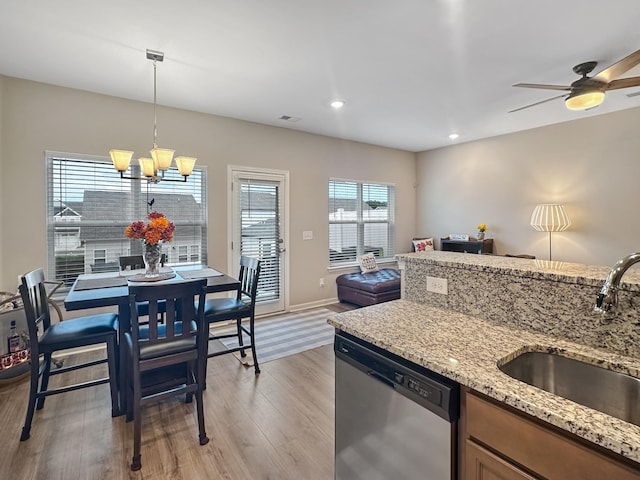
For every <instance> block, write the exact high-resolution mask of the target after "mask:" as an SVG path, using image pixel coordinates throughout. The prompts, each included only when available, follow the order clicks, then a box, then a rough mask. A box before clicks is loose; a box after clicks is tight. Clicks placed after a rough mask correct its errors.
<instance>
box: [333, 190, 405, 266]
mask: <svg viewBox="0 0 640 480" xmlns="http://www.w3.org/2000/svg"><path fill="white" fill-rule="evenodd" d="M340 186H342V187H343V188H348V187H349V186H355V188H356V198H352V201H353V202H354V208H355V218H353V219H342V220H336V219H332V218H331V216H332V214H333V213H334V212H336V211H337V208H336V204H337V203H338V202H336V199H337V198H338V197H337V196H335V191H336V189H337V188H340ZM332 189H333V196H332ZM375 189H386V191H387V192H386V194H387V204H386V210H385V211H386V212H387V215H386V218H371V217H370V216H369V218H366V217H367V216H366V215H365V214H364V212H365V209H366V208H367V207H365V205H369V204H368V203H367V202H371V200H367V199H366V198H365V190H375ZM369 193H371V192H369ZM327 194H328V210H329V212H328V213H329V215H328V222H329V225H328V230H329V251H328V257H329V268H330V269H331V268H343V267H352V266H355V265H358V258H359V257H360V256H361V255H363V254H364V253H369V252H371V253H374V255H375V256H376V260H377V261H378V262H385V261H393V260H394V259H395V254H396V241H395V239H396V226H395V216H396V213H395V210H396V200H395V197H396V185H395V184H393V183H387V182H374V181H365V180H353V179H344V178H329V181H328V192H327ZM376 208H378V207H376ZM373 210H375V208H374V209H373ZM352 213H353V211H352ZM376 224H384V225H386V226H387V227H386V238H385V239H381V240H380V241H383V242H384V243H385V247H386V248H384V253H383V254H382V255H380V253H379V250H378V249H373V250H372V249H371V248H367V236H368V237H369V239H372V238H373V239H374V240H375V239H376V237H375V235H372V234H371V233H369V234H367V231H366V230H367V226H372V225H376ZM332 225H347V226H348V225H354V226H355V235H354V237H355V238H356V240H355V242H356V245H355V247H356V251H355V253H354V254H351V252H349V253H347V255H348V258H347V259H343V260H336V259H335V256H336V254H332V228H331V226H332ZM372 243H373V242H372ZM340 247H341V248H344V247H345V246H344V245H341V246H340ZM338 253H342V250H340V251H339V252H338Z"/></svg>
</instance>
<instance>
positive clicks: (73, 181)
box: [46, 152, 207, 288]
mask: <svg viewBox="0 0 640 480" xmlns="http://www.w3.org/2000/svg"><path fill="white" fill-rule="evenodd" d="M46 164H47V214H46V218H47V267H48V278H49V279H50V280H54V281H60V282H63V284H64V285H65V286H66V287H67V288H68V287H70V286H71V285H72V284H73V282H74V281H75V279H76V278H77V277H78V275H80V274H82V273H91V272H105V271H117V270H118V265H119V262H118V259H119V257H120V256H121V255H142V242H141V240H135V239H129V238H127V237H126V236H125V234H124V229H125V228H126V227H127V225H129V224H130V223H131V222H133V221H144V222H145V223H147V222H148V219H147V218H146V215H147V213H148V212H149V211H158V212H160V213H163V214H165V216H166V217H167V218H168V219H169V220H170V221H172V222H173V223H174V224H175V226H176V230H175V233H174V240H173V242H170V243H166V244H164V245H163V246H162V253H165V254H166V255H167V264H169V265H175V264H179V263H206V262H207V198H206V194H207V192H206V169H203V168H196V169H194V171H193V174H192V175H190V176H189V178H188V180H187V182H184V183H183V182H166V181H165V182H162V181H161V182H159V183H157V184H154V183H148V182H147V181H145V180H126V179H121V178H120V175H119V174H118V172H116V171H115V170H114V168H113V166H112V163H111V162H110V161H107V160H106V159H103V158H97V157H91V156H82V155H71V154H59V153H50V152H47V156H46ZM131 173H132V174H133V176H138V175H139V173H140V172H139V166H137V165H133V164H132V170H131ZM170 174H173V172H168V175H170ZM175 178H178V177H175Z"/></svg>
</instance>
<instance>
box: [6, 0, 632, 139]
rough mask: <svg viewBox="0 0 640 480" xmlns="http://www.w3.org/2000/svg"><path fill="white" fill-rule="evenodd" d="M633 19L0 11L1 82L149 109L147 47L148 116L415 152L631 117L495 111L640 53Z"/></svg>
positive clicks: (478, 13) (87, 6)
mask: <svg viewBox="0 0 640 480" xmlns="http://www.w3.org/2000/svg"><path fill="white" fill-rule="evenodd" d="M638 20H640V2H638V0H609V1H608V2H602V1H600V0H598V1H595V0H561V1H558V0H536V1H515V0H482V1H478V0H399V1H391V0H321V1H318V0H316V1H312V0H181V1H179V2H178V1H175V0H171V1H170V0H135V1H131V0H110V1H107V2H94V1H87V0H58V1H55V2H54V1H51V0H28V1H27V0H2V1H1V2H0V45H2V46H1V47H0V74H3V75H7V76H11V77H18V78H25V79H30V80H35V81H39V82H45V83H50V84H54V85H61V86H65V87H71V88H77V89H82V90H87V91H91V92H98V93H102V94H106V95H113V96H117V97H123V98H128V99H133V100H140V101H144V102H153V64H152V62H151V61H150V60H147V59H146V54H145V51H146V49H147V48H149V49H154V50H159V51H162V52H164V54H165V58H164V62H162V63H158V73H157V76H158V82H157V85H158V87H157V88H158V103H159V104H162V105H167V106H172V107H179V108H184V109H188V110H194V111H198V112H205V113H211V114H215V115H222V116H227V117H232V118H237V119H242V120H248V121H252V122H257V123H261V124H267V125H274V126H278V127H283V128H290V129H293V130H300V131H305V132H312V133H317V134H322V135H329V136H332V137H338V138H345V139H350V140H355V141H359V142H365V143H371V144H375V145H382V146H387V147H393V148H400V149H404V150H409V151H423V150H429V149H433V148H438V147H443V146H448V145H451V144H452V143H454V142H453V141H452V140H450V139H449V138H448V135H449V134H450V133H452V132H457V133H459V135H460V137H459V138H458V139H457V140H455V142H466V141H470V140H475V139H480V138H487V137H492V136H496V135H501V134H505V133H510V132H514V131H519V130H525V129H530V128H535V127H540V126H543V125H548V124H553V123H558V122H564V121H568V120H574V119H578V118H584V117H587V116H592V115H600V114H603V113H607V112H613V111H617V110H622V109H626V108H633V107H638V106H640V95H638V96H631V97H629V96H628V94H633V93H640V88H628V89H623V90H616V91H610V92H607V94H606V98H605V101H604V103H603V104H602V105H600V106H599V107H597V108H594V109H592V110H589V111H586V112H583V111H581V112H572V111H569V110H567V109H566V108H565V106H564V102H563V101H562V99H557V100H554V101H551V102H547V103H544V104H541V105H538V106H535V107H532V108H528V109H525V110H521V111H519V112H514V113H507V112H508V111H509V110H513V109H515V108H518V107H521V106H524V105H528V104H530V103H535V102H538V101H541V100H545V99H547V98H551V97H553V96H556V95H557V94H558V92H557V91H551V90H550V91H546V90H536V89H525V88H515V87H513V86H512V85H513V84H515V83H519V82H527V83H545V84H546V83H549V84H564V85H568V84H569V83H571V82H572V81H574V80H577V79H578V76H576V75H575V74H574V73H573V72H572V70H571V69H572V67H573V66H574V65H576V64H578V63H581V62H585V61H590V60H596V61H598V66H597V67H596V68H595V70H594V72H593V73H592V74H596V73H598V72H599V71H601V70H603V69H604V68H606V67H607V66H609V65H610V64H612V63H614V62H616V61H618V60H620V59H621V58H623V57H625V56H626V55H628V54H629V53H631V52H633V51H635V50H638V49H640V29H639V28H638ZM634 75H640V68H638V67H636V68H634V69H633V70H631V71H630V72H628V73H627V74H626V75H624V76H634ZM334 98H341V99H344V100H345V101H346V102H347V103H346V105H345V107H343V108H342V109H341V110H333V109H332V108H331V107H330V106H329V102H330V100H332V99H334ZM283 115H286V116H290V117H293V120H297V121H291V120H289V121H287V120H281V119H280V117H281V116H283ZM160 131H161V128H160ZM161 141H162V139H161V136H160V137H159V142H161Z"/></svg>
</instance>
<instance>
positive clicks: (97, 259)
mask: <svg viewBox="0 0 640 480" xmlns="http://www.w3.org/2000/svg"><path fill="white" fill-rule="evenodd" d="M106 261H107V251H106V250H94V251H93V263H106Z"/></svg>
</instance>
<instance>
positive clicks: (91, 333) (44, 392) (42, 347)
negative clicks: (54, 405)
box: [20, 268, 119, 441]
mask: <svg viewBox="0 0 640 480" xmlns="http://www.w3.org/2000/svg"><path fill="white" fill-rule="evenodd" d="M45 283H46V282H45V280H44V272H43V270H42V269H41V268H39V269H37V270H34V271H32V272H29V273H27V274H25V275H24V276H22V277H21V285H20V296H21V297H22V303H23V305H24V311H25V315H26V317H27V327H28V330H29V346H30V348H31V360H30V363H31V377H30V387H29V400H28V404H27V415H26V418H25V422H24V427H23V428H22V434H21V436H20V440H21V441H24V440H27V439H28V438H29V436H30V433H31V422H32V420H33V415H34V411H35V410H36V409H37V410H40V409H41V408H42V407H44V402H45V399H46V397H48V396H50V395H57V394H59V393H65V392H71V391H74V390H78V389H80V388H86V387H93V386H96V385H102V384H105V383H108V384H109V387H110V389H111V415H112V416H116V415H117V414H118V411H119V409H118V388H117V383H116V371H117V369H116V365H117V363H116V362H117V358H118V356H117V340H116V338H117V322H118V315H117V314H115V313H101V314H96V315H87V316H83V317H78V318H72V319H70V320H65V321H64V322H59V323H52V322H51V316H50V314H49V308H50V302H49V297H48V295H47V289H46V285H45ZM101 343H103V344H105V346H106V350H107V356H106V358H102V359H99V360H94V361H90V362H85V363H79V364H76V365H70V366H66V367H61V368H57V369H55V370H53V371H52V370H51V363H52V359H51V356H52V354H53V353H54V352H58V351H62V350H68V349H71V348H77V347H86V346H89V345H97V344H101ZM102 363H107V366H108V372H109V376H108V377H106V378H101V379H98V380H92V381H87V382H83V383H77V384H72V385H67V386H65V387H60V388H48V387H49V377H52V376H54V375H59V374H62V373H66V372H71V371H74V370H78V369H80V368H87V367H93V366H96V365H100V364H102Z"/></svg>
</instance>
